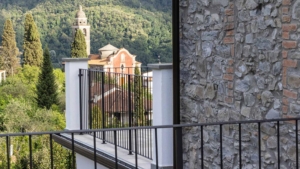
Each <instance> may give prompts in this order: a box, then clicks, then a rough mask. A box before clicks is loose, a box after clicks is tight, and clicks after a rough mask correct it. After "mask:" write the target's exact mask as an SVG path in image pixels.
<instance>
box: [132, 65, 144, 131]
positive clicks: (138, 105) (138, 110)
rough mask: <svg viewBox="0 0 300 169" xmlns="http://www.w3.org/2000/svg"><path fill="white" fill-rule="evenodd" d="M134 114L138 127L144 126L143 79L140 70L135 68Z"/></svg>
mask: <svg viewBox="0 0 300 169" xmlns="http://www.w3.org/2000/svg"><path fill="white" fill-rule="evenodd" d="M134 75H135V76H134V82H133V83H134V112H135V115H136V119H137V123H138V125H143V119H144V103H143V102H144V97H143V93H144V92H143V79H142V76H141V72H140V68H138V67H135V68H134Z"/></svg>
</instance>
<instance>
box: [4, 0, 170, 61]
mask: <svg viewBox="0 0 300 169" xmlns="http://www.w3.org/2000/svg"><path fill="white" fill-rule="evenodd" d="M79 5H82V6H83V10H84V12H85V13H86V16H87V17H88V22H89V24H90V25H91V53H98V49H99V48H100V47H103V46H104V45H106V44H108V43H111V44H113V45H114V46H116V47H125V48H127V49H128V50H129V51H130V52H131V53H132V54H135V55H137V60H139V61H142V62H143V63H144V64H146V63H149V62H156V59H157V56H158V55H160V56H161V60H162V61H171V59H172V54H171V52H172V50H171V6H172V5H171V0H26V1H20V0H1V1H0V13H1V17H0V24H1V25H3V24H4V22H5V19H11V20H12V21H13V23H14V28H15V31H16V38H17V46H18V48H19V49H20V51H22V50H23V48H22V44H23V34H24V17H25V13H27V12H31V13H32V15H33V17H34V19H35V22H36V24H37V26H38V29H39V32H40V34H41V41H42V43H43V46H44V45H46V44H47V45H48V47H49V49H50V50H51V51H50V53H51V57H52V58H51V59H52V61H53V62H59V61H60V59H61V58H63V57H70V46H71V42H72V29H71V26H72V24H73V22H74V18H75V14H76V12H77V10H78V6H79ZM2 29H3V27H0V32H2Z"/></svg>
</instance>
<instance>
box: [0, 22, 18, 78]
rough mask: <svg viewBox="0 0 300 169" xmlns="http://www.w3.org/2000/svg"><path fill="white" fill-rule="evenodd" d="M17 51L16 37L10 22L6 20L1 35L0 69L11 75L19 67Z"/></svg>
mask: <svg viewBox="0 0 300 169" xmlns="http://www.w3.org/2000/svg"><path fill="white" fill-rule="evenodd" d="M18 55H19V49H18V48H17V43H16V35H15V31H14V29H13V24H12V22H11V20H9V19H8V20H6V21H5V24H4V29H3V34H2V49H1V51H0V69H4V70H6V72H7V74H8V75H12V74H14V73H15V72H16V71H17V68H18V67H19V66H20V62H19V58H18Z"/></svg>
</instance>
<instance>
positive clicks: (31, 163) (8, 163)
mask: <svg viewBox="0 0 300 169" xmlns="http://www.w3.org/2000/svg"><path fill="white" fill-rule="evenodd" d="M299 120H300V118H289V119H271V120H249V121H232V122H215V123H199V124H180V125H165V126H143V127H130V128H114V129H112V128H111V129H96V130H76V131H56V132H36V133H11V134H0V141H2V142H1V148H2V149H3V151H2V152H6V154H5V153H4V154H5V157H2V159H1V161H0V165H2V166H4V167H3V168H8V169H9V168H12V164H13V162H12V157H11V156H10V145H11V143H12V140H13V139H14V138H16V137H21V138H26V139H23V140H26V144H27V148H25V149H24V150H23V151H27V152H25V153H26V154H27V155H26V156H24V159H23V160H24V161H25V163H26V166H28V167H27V168H36V166H35V165H36V163H35V162H36V159H35V158H36V153H38V151H37V149H39V148H41V147H40V146H36V145H35V140H34V138H39V137H46V138H47V139H48V140H49V141H48V142H47V144H43V145H42V146H43V147H49V149H48V150H49V151H50V153H49V155H48V156H49V157H48V160H49V166H48V167H45V168H51V169H53V168H57V167H56V165H57V164H58V163H60V162H61V160H65V159H66V158H69V157H61V156H60V154H59V153H55V154H54V152H55V151H54V143H55V142H53V137H54V136H55V137H56V138H57V137H64V138H65V139H67V140H69V145H68V146H65V147H67V148H68V149H70V155H71V157H72V158H70V161H69V163H70V165H69V167H68V168H75V165H76V159H75V153H78V152H76V151H79V148H78V146H85V148H87V149H88V148H90V149H91V150H92V151H90V152H91V153H92V154H93V156H92V157H91V159H92V160H93V162H94V168H97V162H98V161H97V157H98V155H99V153H100V152H99V151H98V148H100V147H101V146H105V145H103V144H97V143H96V140H97V139H96V133H97V132H100V133H101V132H112V133H113V134H112V137H113V145H114V155H113V158H111V160H112V162H113V165H114V166H113V167H112V168H119V167H120V166H121V165H122V166H125V163H126V162H124V161H122V160H120V159H119V158H118V153H119V151H118V150H119V149H118V145H117V140H118V134H117V132H118V131H132V132H133V135H134V137H133V139H134V147H135V148H136V149H137V147H139V146H140V144H139V142H138V139H137V138H138V131H139V130H143V129H148V130H151V132H153V133H154V134H153V135H154V137H153V140H152V141H153V142H154V143H153V145H154V147H155V148H154V150H153V152H154V154H155V162H154V164H156V168H158V167H159V166H158V164H159V161H158V160H159V156H160V155H161V154H158V146H157V145H158V140H159V139H161V138H159V137H163V136H162V135H158V132H160V131H162V130H170V129H173V130H174V131H178V130H182V131H184V130H188V129H191V128H197V129H199V133H198V137H197V138H196V140H198V141H196V142H195V143H198V144H199V145H197V146H196V147H198V148H197V149H196V151H199V152H200V153H199V154H200V156H199V157H198V156H197V158H193V159H194V160H195V161H188V162H189V163H200V165H199V168H205V167H204V164H205V163H210V162H211V163H212V161H205V159H206V158H205V157H206V156H208V155H209V154H205V151H204V148H205V144H207V143H205V141H204V138H205V137H204V132H205V131H206V129H208V128H211V127H216V128H219V138H215V139H216V140H214V141H218V142H219V150H217V151H218V152H219V157H215V159H219V160H220V161H219V162H218V164H219V167H220V168H221V169H223V168H225V167H224V166H225V165H226V164H227V162H228V163H231V162H230V161H227V160H224V158H225V156H224V151H223V149H225V147H226V146H228V145H226V144H224V142H223V141H224V140H225V139H226V136H224V132H223V130H224V129H225V128H226V126H235V127H236V129H237V133H238V134H237V136H238V137H237V138H236V140H237V141H238V146H237V149H238V153H236V154H235V157H234V158H236V159H238V160H237V166H234V167H237V168H242V167H243V166H244V165H245V164H246V163H247V164H249V159H245V158H251V157H249V156H248V157H247V156H243V155H242V154H243V151H244V149H243V148H242V143H243V142H244V141H243V139H242V136H243V134H245V133H247V132H249V131H251V129H250V128H249V127H248V126H247V125H255V126H257V128H256V132H257V135H255V139H252V142H256V144H257V145H258V149H257V150H256V151H254V150H253V151H252V154H251V155H255V154H257V158H258V164H257V166H258V168H259V169H261V168H263V161H262V160H263V158H264V157H263V156H262V153H263V150H262V149H261V145H262V144H265V143H264V142H265V138H263V137H262V135H263V134H264V133H263V132H262V125H263V124H272V125H273V126H274V127H275V128H276V132H275V133H274V136H276V140H277V144H276V147H275V148H272V149H270V151H273V152H272V153H273V154H276V157H275V158H274V159H276V160H274V161H273V164H274V168H280V167H281V162H284V161H287V159H286V157H283V156H284V155H283V151H284V150H283V148H282V146H281V144H282V140H281V138H285V139H289V141H290V142H293V143H294V146H295V150H294V151H295V156H294V157H288V158H290V160H292V161H294V162H293V163H294V164H289V165H290V166H291V168H299V156H298V154H299V147H298V144H299V139H298V137H299V129H298V122H299ZM281 128H282V129H284V130H288V131H289V136H286V135H281V134H282V132H283V131H281V130H280V129H281ZM171 132H172V130H171ZM79 133H94V134H93V135H92V137H93V139H92V140H93V144H91V145H89V146H87V144H85V143H83V142H82V141H81V142H79V141H78V140H79V138H80V137H84V136H82V135H77V134H79ZM183 133H185V132H183ZM268 134H270V133H268ZM75 136H76V137H75ZM1 139H2V140H1ZM3 140H4V141H3ZM56 140H58V139H56ZM55 144H57V143H55ZM2 145H4V146H2ZM33 145H35V146H33ZM16 151H20V149H19V150H16ZM264 151H265V150H264ZM102 153H103V152H102ZM138 153H139V152H137V153H134V155H135V161H134V164H133V165H134V166H127V168H138V167H139V156H138ZM208 153H209V152H208ZM58 156H59V157H58ZM25 157H26V159H25ZM43 158H47V157H46V156H45V155H43V156H42V158H39V160H43ZM292 158H293V159H292ZM283 159H284V160H283ZM185 160H187V159H185ZM247 161H248V162H247ZM149 165H150V163H149ZM174 167H176V168H184V167H183V166H174Z"/></svg>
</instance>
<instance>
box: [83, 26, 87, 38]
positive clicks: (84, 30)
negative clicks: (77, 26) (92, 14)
mask: <svg viewBox="0 0 300 169" xmlns="http://www.w3.org/2000/svg"><path fill="white" fill-rule="evenodd" d="M83 34H84V36H86V29H85V28H84V29H83Z"/></svg>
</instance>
